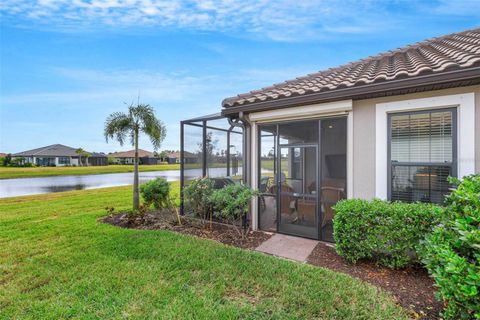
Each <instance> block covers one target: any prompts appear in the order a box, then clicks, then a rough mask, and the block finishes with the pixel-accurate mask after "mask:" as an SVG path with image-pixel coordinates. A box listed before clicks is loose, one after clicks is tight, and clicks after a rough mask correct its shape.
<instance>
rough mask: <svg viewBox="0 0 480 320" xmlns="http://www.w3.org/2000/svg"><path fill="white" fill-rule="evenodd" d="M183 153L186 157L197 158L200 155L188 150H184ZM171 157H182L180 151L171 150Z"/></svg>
mask: <svg viewBox="0 0 480 320" xmlns="http://www.w3.org/2000/svg"><path fill="white" fill-rule="evenodd" d="M183 155H184V157H185V158H197V157H198V155H196V154H194V153H191V152H188V151H183ZM168 157H169V158H180V151H174V152H169V153H168Z"/></svg>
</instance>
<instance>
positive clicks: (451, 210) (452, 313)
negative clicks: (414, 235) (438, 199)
mask: <svg viewBox="0 0 480 320" xmlns="http://www.w3.org/2000/svg"><path fill="white" fill-rule="evenodd" d="M451 183H454V184H456V188H455V189H454V190H453V192H452V193H451V194H450V195H449V196H448V197H447V207H446V210H445V214H444V215H443V217H442V220H441V223H440V224H439V225H438V226H437V227H435V228H434V230H433V231H432V233H431V234H430V235H428V236H427V237H426V239H425V241H423V242H422V243H421V244H420V246H419V253H420V256H421V258H422V261H423V263H424V264H425V266H426V267H427V269H428V270H429V272H430V274H431V275H432V277H433V278H434V280H435V282H436V285H437V287H438V292H437V294H438V296H439V297H440V298H441V299H443V300H444V302H445V306H446V308H445V310H444V313H443V317H444V318H446V319H480V175H472V176H467V177H464V178H463V181H462V182H459V181H458V180H455V179H452V181H451Z"/></svg>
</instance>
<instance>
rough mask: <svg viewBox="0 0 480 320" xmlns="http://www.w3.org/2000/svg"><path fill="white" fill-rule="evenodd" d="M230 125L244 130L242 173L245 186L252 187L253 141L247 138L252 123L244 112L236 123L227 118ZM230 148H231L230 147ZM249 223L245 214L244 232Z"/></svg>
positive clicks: (243, 218) (243, 221)
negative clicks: (250, 171)
mask: <svg viewBox="0 0 480 320" xmlns="http://www.w3.org/2000/svg"><path fill="white" fill-rule="evenodd" d="M227 119H228V123H229V124H230V125H231V126H233V127H238V128H242V131H243V135H242V153H243V165H242V173H243V177H244V180H245V181H244V182H245V184H247V185H249V186H252V184H251V182H250V181H249V174H248V169H249V167H248V165H247V164H248V163H249V160H250V152H249V148H250V143H251V139H250V136H248V137H247V133H248V132H247V128H249V127H250V121H249V120H248V118H247V116H246V115H245V114H244V113H243V111H240V112H239V114H238V118H237V119H236V121H234V120H233V119H232V118H227ZM229 148H230V147H229ZM249 211H250V213H251V207H250V210H249ZM249 225H250V224H249V222H248V217H247V214H244V215H243V216H242V228H243V230H244V232H246V231H247V230H248V228H249Z"/></svg>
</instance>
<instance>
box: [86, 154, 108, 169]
mask: <svg viewBox="0 0 480 320" xmlns="http://www.w3.org/2000/svg"><path fill="white" fill-rule="evenodd" d="M87 161H88V165H89V166H108V158H107V155H106V154H105V153H103V152H92V153H90V156H89V157H88V158H87Z"/></svg>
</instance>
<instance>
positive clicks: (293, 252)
mask: <svg viewBox="0 0 480 320" xmlns="http://www.w3.org/2000/svg"><path fill="white" fill-rule="evenodd" d="M317 243H318V241H316V240H311V239H305V238H300V237H293V236H287V235H284V234H279V233H277V234H275V235H273V237H271V238H270V239H268V240H267V241H265V242H263V243H262V244H261V245H259V246H258V247H257V248H256V249H255V250H257V251H260V252H263V253H268V254H271V255H274V256H278V257H283V258H287V259H290V260H295V261H300V262H305V261H306V260H307V258H308V256H309V255H310V253H312V251H313V249H314V248H315V246H316V245H317Z"/></svg>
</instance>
